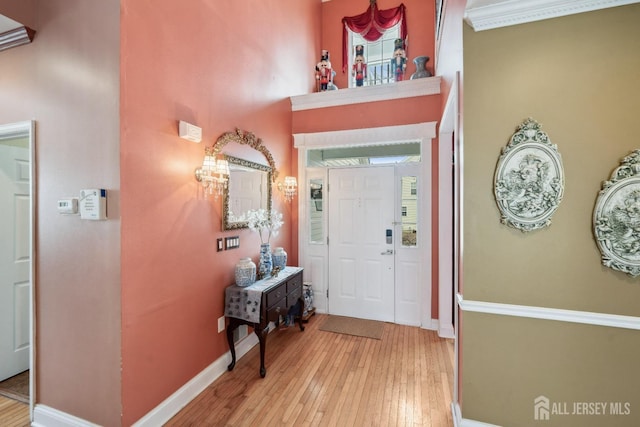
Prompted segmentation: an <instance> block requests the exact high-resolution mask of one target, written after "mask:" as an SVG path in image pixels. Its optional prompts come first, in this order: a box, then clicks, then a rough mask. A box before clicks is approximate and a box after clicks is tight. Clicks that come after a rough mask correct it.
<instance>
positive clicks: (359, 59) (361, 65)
mask: <svg viewBox="0 0 640 427" xmlns="http://www.w3.org/2000/svg"><path fill="white" fill-rule="evenodd" d="M351 74H352V75H353V77H355V79H356V86H362V85H363V83H364V79H366V78H367V64H366V63H365V62H364V46H363V45H361V44H359V45H358V46H356V56H355V59H354V63H353V67H352V71H351Z"/></svg>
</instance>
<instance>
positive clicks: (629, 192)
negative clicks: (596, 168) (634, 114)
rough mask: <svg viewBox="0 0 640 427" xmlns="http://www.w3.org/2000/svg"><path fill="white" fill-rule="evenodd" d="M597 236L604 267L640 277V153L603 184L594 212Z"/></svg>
mask: <svg viewBox="0 0 640 427" xmlns="http://www.w3.org/2000/svg"><path fill="white" fill-rule="evenodd" d="M593 233H594V235H595V238H596V242H597V243H598V248H599V249H600V252H601V254H602V264H604V265H605V266H607V267H611V268H613V269H614V270H619V271H622V272H624V273H627V274H630V275H631V276H633V277H636V276H639V275H640V150H634V151H632V152H631V154H629V155H628V156H627V157H625V158H624V159H622V162H620V166H618V167H617V168H616V169H615V170H614V171H613V173H612V174H611V178H610V180H609V181H604V182H603V183H602V190H600V192H599V193H598V198H597V199H596V206H595V209H594V211H593Z"/></svg>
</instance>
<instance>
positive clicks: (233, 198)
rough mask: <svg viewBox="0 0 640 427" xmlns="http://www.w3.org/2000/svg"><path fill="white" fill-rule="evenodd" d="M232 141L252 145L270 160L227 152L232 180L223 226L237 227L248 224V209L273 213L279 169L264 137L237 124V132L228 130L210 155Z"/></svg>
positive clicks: (224, 203) (225, 200) (224, 201)
mask: <svg viewBox="0 0 640 427" xmlns="http://www.w3.org/2000/svg"><path fill="white" fill-rule="evenodd" d="M229 142H237V143H238V144H242V145H248V146H249V147H251V148H253V149H254V150H257V151H258V152H260V153H262V154H263V155H264V157H265V159H266V161H267V163H268V166H267V165H262V164H259V163H255V162H251V161H249V160H245V159H240V158H238V157H234V156H230V155H227V154H225V155H224V158H225V159H226V160H227V161H228V162H229V182H228V185H227V187H226V188H225V189H224V192H223V199H222V229H223V230H237V229H241V228H248V225H247V220H246V213H247V211H248V210H251V209H260V208H262V209H266V210H267V211H268V212H269V213H271V205H272V191H271V185H272V183H274V182H275V180H276V178H277V176H278V171H277V170H276V165H275V162H274V160H273V156H272V155H271V153H270V152H269V150H268V149H267V147H265V146H264V144H263V143H262V139H260V138H257V137H256V136H255V135H254V134H253V133H251V132H244V131H242V130H240V129H237V128H236V130H235V132H225V133H223V134H222V135H220V137H219V138H218V139H217V140H216V143H215V144H214V145H213V146H212V147H211V148H210V149H209V151H210V155H211V156H213V157H214V158H215V157H216V156H217V155H218V154H219V153H220V152H221V150H222V148H223V147H224V146H225V145H227V144H228V143H229Z"/></svg>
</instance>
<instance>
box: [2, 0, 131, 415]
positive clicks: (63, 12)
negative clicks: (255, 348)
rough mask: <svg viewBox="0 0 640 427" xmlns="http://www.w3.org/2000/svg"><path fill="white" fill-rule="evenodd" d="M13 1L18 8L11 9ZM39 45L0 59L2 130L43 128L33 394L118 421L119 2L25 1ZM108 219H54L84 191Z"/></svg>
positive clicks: (38, 146)
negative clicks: (97, 197)
mask: <svg viewBox="0 0 640 427" xmlns="http://www.w3.org/2000/svg"><path fill="white" fill-rule="evenodd" d="M14 3H16V2H14ZM20 3H21V7H25V8H26V7H28V6H30V7H31V9H30V10H28V9H22V11H21V14H19V15H14V16H16V17H19V19H23V18H22V17H23V16H24V17H33V19H25V20H24V21H22V22H23V23H25V24H27V25H29V26H31V27H32V28H33V29H35V30H36V31H37V33H36V37H35V39H34V41H33V43H31V44H29V45H24V46H20V47H16V48H13V49H9V50H5V51H2V52H0V70H1V71H0V123H12V122H17V121H23V120H31V119H33V120H35V122H36V138H35V143H36V164H37V168H36V186H37V190H36V206H37V212H36V216H37V223H36V227H37V230H36V233H37V234H36V240H37V242H36V281H35V287H34V291H35V293H36V307H35V316H36V321H37V325H36V346H37V347H36V349H37V353H36V368H37V371H36V374H37V376H36V379H37V387H36V398H35V401H36V403H37V404H44V405H47V406H49V407H52V408H55V409H57V410H60V411H63V412H66V413H69V414H72V415H75V416H77V417H80V418H83V419H85V420H90V421H92V422H95V423H98V424H101V425H105V426H113V425H120V413H121V403H120V391H121V390H120V387H121V383H120V212H119V203H118V199H119V196H118V195H119V190H120V175H119V164H120V161H119V119H118V105H119V96H118V91H119V89H118V88H119V68H118V66H119V37H118V34H119V27H120V26H119V20H120V6H119V2H105V1H101V0H89V1H87V0H74V1H68V0H44V1H38V0H34V1H28V2H20ZM96 187H98V188H106V189H107V190H108V192H109V197H108V209H107V211H108V212H107V214H108V216H109V219H108V220H107V221H87V220H80V218H79V217H78V216H64V215H59V214H58V213H57V211H56V202H57V200H58V199H60V198H62V197H69V196H75V197H79V196H80V190H81V189H83V188H96Z"/></svg>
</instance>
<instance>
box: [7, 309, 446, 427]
mask: <svg viewBox="0 0 640 427" xmlns="http://www.w3.org/2000/svg"><path fill="white" fill-rule="evenodd" d="M324 317H325V315H321V314H318V315H315V316H314V317H312V318H311V319H310V321H309V323H307V324H306V329H305V331H304V332H300V330H299V329H298V328H297V326H296V327H295V328H289V329H286V330H280V331H274V332H273V333H271V334H269V337H268V339H267V354H266V367H267V376H266V377H265V378H260V375H259V373H258V369H259V366H260V354H259V350H258V346H256V347H254V348H253V349H252V350H251V351H250V352H249V353H247V355H245V356H244V357H243V358H242V359H240V360H239V361H238V362H237V363H236V367H235V369H234V370H233V371H231V372H225V373H224V374H223V375H222V376H221V377H220V378H218V379H217V380H216V381H215V382H214V383H213V384H211V385H210V386H209V387H207V388H206V389H205V390H204V391H203V392H202V393H201V394H200V395H199V396H198V397H196V399H194V400H193V401H192V402H191V403H190V404H189V405H187V406H186V407H185V408H184V409H183V410H182V411H180V412H179V413H178V414H177V415H176V416H175V417H173V419H171V420H170V421H169V422H168V423H167V424H166V426H167V427H169V426H179V427H183V426H194V427H195V426H271V425H274V426H275V425H278V426H281V425H291V426H293V425H295V426H339V427H343V426H348V427H355V426H381V427H387V426H398V427H401V426H438V427H439V426H447V427H449V426H452V425H453V421H452V419H451V409H450V405H451V396H452V390H453V388H452V387H453V341H452V340H444V339H441V338H439V337H438V335H437V334H436V333H435V332H433V331H426V330H424V329H420V328H415V327H410V326H400V325H394V324H390V323H386V324H385V326H384V333H383V335H382V339H381V340H375V339H369V338H361V337H352V336H348V335H340V334H334V333H331V332H324V331H319V330H318V326H319V325H320V324H321V323H322V321H323V320H324ZM0 426H2V427H27V426H29V407H28V405H27V404H25V403H21V402H18V401H16V400H12V399H7V398H4V397H2V396H0Z"/></svg>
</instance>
